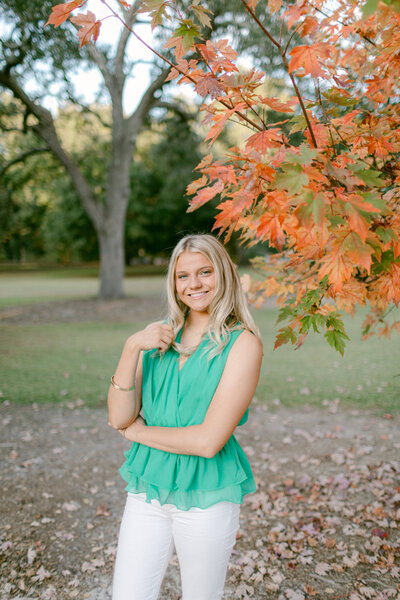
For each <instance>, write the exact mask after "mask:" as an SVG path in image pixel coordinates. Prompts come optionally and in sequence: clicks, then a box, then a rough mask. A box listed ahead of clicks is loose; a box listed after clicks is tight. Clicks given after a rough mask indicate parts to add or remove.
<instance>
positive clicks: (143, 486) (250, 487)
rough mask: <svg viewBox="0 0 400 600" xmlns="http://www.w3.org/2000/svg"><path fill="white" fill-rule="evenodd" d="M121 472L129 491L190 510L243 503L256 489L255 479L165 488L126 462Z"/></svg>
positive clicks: (148, 498)
mask: <svg viewBox="0 0 400 600" xmlns="http://www.w3.org/2000/svg"><path fill="white" fill-rule="evenodd" d="M119 472H120V474H121V477H122V479H124V480H125V481H127V482H128V485H127V486H126V487H125V490H126V491H127V492H130V493H132V494H141V493H145V494H146V502H148V503H150V502H151V501H152V500H157V501H158V502H159V503H160V504H161V505H163V504H173V505H174V506H176V508H179V509H180V510H189V509H190V508H193V507H196V508H208V507H210V506H212V505H213V504H216V503H217V502H233V503H234V504H242V502H243V498H244V496H246V495H247V494H251V493H253V492H255V491H256V485H255V482H254V479H250V480H246V481H245V482H243V483H241V484H238V485H233V486H230V487H228V488H222V489H219V490H165V489H163V488H160V487H157V486H155V485H152V484H150V483H148V482H146V481H143V480H141V479H140V478H138V477H134V476H132V473H130V471H129V470H128V469H127V468H126V465H125V464H124V465H122V467H121V468H120V469H119Z"/></svg>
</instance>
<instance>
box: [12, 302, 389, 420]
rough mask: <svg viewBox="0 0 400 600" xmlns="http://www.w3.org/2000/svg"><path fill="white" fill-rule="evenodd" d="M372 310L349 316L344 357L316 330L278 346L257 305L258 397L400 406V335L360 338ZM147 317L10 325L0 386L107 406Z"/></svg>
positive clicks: (22, 397)
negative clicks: (122, 359)
mask: <svg viewBox="0 0 400 600" xmlns="http://www.w3.org/2000/svg"><path fill="white" fill-rule="evenodd" d="M364 313H365V311H359V312H358V314H357V315H356V316H355V317H354V318H353V319H352V318H350V317H346V318H345V324H346V328H347V331H348V334H349V336H350V337H351V341H350V342H348V343H347V347H346V350H345V354H344V357H343V358H342V357H341V356H340V354H338V353H337V352H336V351H334V350H332V349H331V348H330V347H329V346H328V344H327V342H326V341H325V339H324V338H323V336H318V335H317V334H310V335H309V338H308V339H307V340H306V342H305V343H304V345H303V346H302V347H301V348H300V349H299V350H297V351H294V350H293V348H292V347H289V346H284V347H280V348H278V349H277V350H275V351H274V350H273V345H274V338H275V332H274V323H275V320H276V316H277V310H276V309H274V308H265V309H259V310H255V311H254V315H255V318H256V320H257V322H258V324H259V326H260V329H261V332H262V336H263V341H264V361H263V369H262V375H261V379H260V383H259V386H258V390H257V397H258V398H259V400H262V401H263V402H267V403H268V405H270V406H272V407H273V406H274V405H276V404H278V403H281V404H285V405H295V404H310V405H311V404H312V405H321V403H325V404H326V402H329V403H338V402H340V406H354V407H368V408H374V409H377V410H378V411H379V412H394V411H398V410H399V407H400V402H399V399H400V360H399V359H400V338H399V337H398V336H397V335H396V334H395V335H393V337H392V339H390V340H388V339H386V338H383V339H382V338H378V337H372V338H370V339H369V340H366V341H364V342H363V341H361V339H360V324H361V322H362V319H363V315H364ZM143 325H145V323H140V322H136V323H126V324H124V323H118V324H110V323H94V322H88V323H72V324H71V323H68V324H40V325H20V326H11V325H3V326H2V331H1V333H0V358H1V365H2V366H1V370H0V390H1V392H2V394H3V400H5V399H7V400H9V401H11V402H21V403H32V402H38V403H41V402H60V401H68V400H71V401H76V400H77V399H78V398H79V399H81V400H83V401H84V402H85V404H88V405H91V406H101V405H103V406H104V407H105V406H106V394H107V390H108V385H109V384H108V382H109V377H110V375H111V374H112V373H113V372H114V369H115V366H116V364H117V362H118V359H119V355H120V352H121V350H122V345H123V343H124V341H125V339H126V338H127V337H128V335H130V334H131V333H132V332H133V331H136V330H137V329H138V328H140V327H142V326H143Z"/></svg>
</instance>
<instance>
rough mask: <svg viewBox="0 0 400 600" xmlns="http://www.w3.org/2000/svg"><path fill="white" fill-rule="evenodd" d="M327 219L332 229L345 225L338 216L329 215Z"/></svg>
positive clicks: (343, 220) (344, 220)
mask: <svg viewBox="0 0 400 600" xmlns="http://www.w3.org/2000/svg"><path fill="white" fill-rule="evenodd" d="M328 219H329V221H330V222H331V225H333V227H337V226H338V225H343V223H346V219H344V218H343V217H340V216H339V215H331V216H330V217H328Z"/></svg>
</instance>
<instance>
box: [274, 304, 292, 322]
mask: <svg viewBox="0 0 400 600" xmlns="http://www.w3.org/2000/svg"><path fill="white" fill-rule="evenodd" d="M295 316H296V311H295V309H293V308H292V307H290V306H284V307H283V308H281V309H280V310H279V314H278V318H277V319H276V321H275V325H277V324H278V323H280V322H281V321H284V320H285V319H288V318H289V317H295Z"/></svg>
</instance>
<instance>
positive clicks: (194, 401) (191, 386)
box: [119, 327, 256, 510]
mask: <svg viewBox="0 0 400 600" xmlns="http://www.w3.org/2000/svg"><path fill="white" fill-rule="evenodd" d="M182 329H183V327H182ZM182 329H181V330H180V331H179V333H178V335H177V338H176V339H177V341H178V342H179V341H180V336H181V334H182ZM242 331H243V329H240V330H235V331H232V332H231V335H230V339H229V341H228V343H227V344H226V346H225V347H224V349H223V351H222V352H221V353H220V354H218V355H217V356H214V357H212V358H211V359H208V356H207V355H208V351H206V352H205V351H204V350H205V347H206V346H207V343H208V342H209V337H208V336H205V337H204V338H203V340H202V342H201V343H200V345H199V346H198V347H197V349H196V351H195V352H194V354H192V355H191V356H189V358H187V359H186V361H185V363H184V364H183V366H182V367H181V369H179V354H178V353H177V352H176V350H174V349H173V348H169V349H168V350H167V352H165V353H164V355H163V356H160V355H159V354H158V352H157V350H156V349H155V350H148V351H145V352H144V353H143V383H142V408H143V414H144V418H145V420H146V423H147V425H159V426H162V427H186V426H188V425H196V424H201V423H202V422H203V420H204V417H205V415H206V412H207V409H208V406H209V404H210V402H211V400H212V397H213V395H214V392H215V390H216V389H217V386H218V383H219V381H220V379H221V375H222V372H223V370H224V366H225V363H226V359H227V357H228V354H229V351H230V349H231V347H232V345H233V343H234V342H235V340H236V339H237V337H238V336H239V335H240V334H241V333H242ZM247 417H248V409H247V410H246V412H245V414H244V415H243V417H242V419H241V421H240V423H239V425H242V424H243V423H245V422H246V421H247ZM124 455H125V458H126V460H125V462H124V463H123V465H122V466H121V468H120V469H119V472H120V474H121V476H122V478H123V479H124V480H125V481H126V482H127V483H128V485H127V486H126V488H125V490H127V491H128V492H132V493H140V492H145V494H146V501H147V502H150V501H151V500H152V499H156V500H158V501H159V502H160V504H174V505H175V506H176V507H177V508H180V509H183V510H188V509H189V508H191V507H194V506H196V507H199V508H207V507H208V506H211V505H212V504H215V503H217V502H221V501H224V500H227V501H229V502H234V503H236V504H240V503H242V502H243V496H244V495H245V494H249V493H251V492H255V491H256V485H255V482H254V478H253V475H252V472H251V468H250V465H249V462H248V460H247V457H246V455H245V453H244V451H243V450H242V448H241V446H240V445H239V443H238V441H237V440H236V438H235V436H234V435H231V437H230V438H229V440H228V441H227V442H226V444H225V446H224V447H223V448H222V449H221V450H220V451H219V452H217V454H216V455H215V456H213V457H212V458H204V457H202V456H195V455H187V454H175V453H172V452H165V451H164V450H157V449H155V448H150V447H149V446H145V445H144V444H138V443H136V442H133V443H132V446H131V448H130V449H129V450H127V451H126V452H124Z"/></svg>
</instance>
